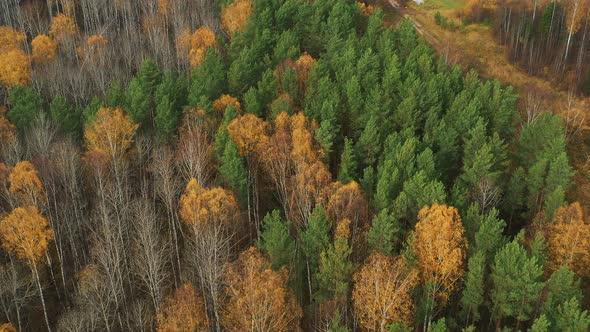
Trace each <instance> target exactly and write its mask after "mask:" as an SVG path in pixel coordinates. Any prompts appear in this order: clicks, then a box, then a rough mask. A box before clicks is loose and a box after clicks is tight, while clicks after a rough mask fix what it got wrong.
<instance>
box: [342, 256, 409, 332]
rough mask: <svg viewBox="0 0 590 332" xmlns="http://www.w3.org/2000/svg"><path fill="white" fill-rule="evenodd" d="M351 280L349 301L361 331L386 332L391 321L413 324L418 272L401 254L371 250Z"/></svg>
mask: <svg viewBox="0 0 590 332" xmlns="http://www.w3.org/2000/svg"><path fill="white" fill-rule="evenodd" d="M353 279H354V289H353V291H352V301H353V305H354V311H355V313H356V314H357V315H358V318H359V323H360V325H361V327H362V328H363V330H366V331H380V332H385V331H388V327H389V325H391V324H393V323H397V322H403V323H405V324H407V325H411V324H412V321H413V318H414V301H413V299H412V289H413V288H414V287H415V286H416V284H417V283H418V271H417V270H416V269H415V268H412V267H410V266H408V263H407V261H406V259H405V258H404V257H387V256H385V255H383V254H381V253H378V252H376V253H373V254H372V255H371V256H370V257H369V258H368V259H367V261H366V262H365V264H363V266H362V267H361V268H360V270H359V271H358V272H356V273H355V274H354V277H353Z"/></svg>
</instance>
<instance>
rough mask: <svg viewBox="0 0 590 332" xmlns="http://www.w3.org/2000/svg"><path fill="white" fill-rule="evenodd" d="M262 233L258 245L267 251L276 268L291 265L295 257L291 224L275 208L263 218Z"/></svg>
mask: <svg viewBox="0 0 590 332" xmlns="http://www.w3.org/2000/svg"><path fill="white" fill-rule="evenodd" d="M262 229H263V231H262V233H261V235H260V241H259V242H258V247H259V248H260V250H262V251H263V252H265V253H266V254H267V255H268V256H269V257H270V261H271V263H272V266H273V268H274V269H275V270H278V269H280V268H281V267H283V266H287V267H290V266H291V264H292V263H293V260H294V259H295V241H294V239H293V238H292V237H291V236H290V234H289V224H288V223H287V222H286V221H285V220H283V219H282V218H281V213H280V212H279V210H273V211H272V212H270V213H268V214H267V215H266V216H265V217H264V219H263V220H262Z"/></svg>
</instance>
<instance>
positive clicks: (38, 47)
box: [31, 35, 57, 63]
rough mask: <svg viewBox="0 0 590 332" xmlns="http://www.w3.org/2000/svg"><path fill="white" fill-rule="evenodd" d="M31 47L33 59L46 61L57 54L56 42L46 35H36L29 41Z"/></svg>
mask: <svg viewBox="0 0 590 332" xmlns="http://www.w3.org/2000/svg"><path fill="white" fill-rule="evenodd" d="M31 46H32V47H33V61H35V62H37V63H48V62H51V61H52V60H53V59H55V56H56V55H57V43H56V42H55V41H54V40H53V39H51V38H50V37H49V36H47V35H38V36H37V37H35V39H33V41H32V42H31Z"/></svg>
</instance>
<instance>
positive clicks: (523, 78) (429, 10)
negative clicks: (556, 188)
mask: <svg viewBox="0 0 590 332" xmlns="http://www.w3.org/2000/svg"><path fill="white" fill-rule="evenodd" d="M463 4H464V0H426V2H425V3H424V4H423V5H417V4H415V3H414V2H413V1H412V0H408V4H407V7H402V6H400V5H399V4H398V2H397V1H396V0H382V1H381V2H380V6H381V8H383V9H384V11H385V14H386V22H387V23H389V24H395V23H397V22H398V21H399V20H400V19H401V18H402V17H406V18H409V19H411V20H412V21H413V22H414V25H415V27H416V30H417V31H418V32H419V33H420V34H421V35H422V36H424V38H425V39H426V41H427V42H428V43H429V44H430V45H432V47H433V48H434V49H435V50H436V51H437V53H439V55H440V56H442V57H444V58H445V59H446V61H447V63H450V64H454V63H459V64H461V65H463V66H464V67H465V68H473V69H475V70H476V71H477V72H478V73H479V74H480V76H481V77H484V78H489V79H497V80H499V81H500V82H502V83H503V84H510V85H512V86H514V88H515V89H516V90H517V91H518V92H520V93H521V98H520V99H519V100H520V101H519V105H520V108H521V109H523V108H524V105H525V100H526V98H525V97H524V95H523V93H522V92H523V91H526V90H528V89H531V88H534V89H535V90H537V91H542V94H543V95H544V96H545V99H546V107H547V108H549V109H550V110H551V111H552V112H554V113H556V114H561V115H563V114H564V113H565V111H566V110H568V109H570V110H571V109H572V108H573V109H577V110H579V114H581V115H583V116H584V117H585V121H584V123H583V125H582V127H581V128H580V131H579V134H578V135H576V136H575V137H573V138H572V139H571V140H570V142H569V146H568V151H569V155H570V160H571V163H572V164H573V166H574V168H575V170H576V174H575V175H574V179H573V181H572V183H573V184H572V186H571V188H570V190H569V192H568V197H567V198H568V200H569V201H578V202H580V204H582V206H583V207H584V210H585V214H586V215H590V158H589V157H590V97H585V98H581V97H575V96H571V95H570V94H569V93H568V92H567V91H566V89H567V88H566V89H564V87H559V86H557V84H555V82H550V81H549V80H547V79H544V78H541V77H537V76H531V75H529V74H528V73H527V72H526V71H525V70H523V69H522V68H520V67H518V66H517V65H516V64H513V63H511V62H510V61H509V60H508V59H507V57H506V48H505V47H504V46H503V45H502V44H500V43H499V42H498V41H497V38H496V37H495V36H494V34H493V31H492V28H491V27H490V26H488V25H484V24H469V25H466V26H462V24H461V20H460V19H459V18H458V11H459V10H461V7H462V5H463ZM437 11H439V12H440V13H441V14H442V15H443V16H444V17H447V18H448V19H449V20H451V21H453V22H454V23H456V25H457V27H458V28H457V29H455V30H454V31H451V30H450V29H445V28H443V27H441V26H439V25H437V24H436V22H435V20H434V14H435V13H436V12H437ZM568 106H569V107H568Z"/></svg>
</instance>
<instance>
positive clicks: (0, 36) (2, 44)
mask: <svg viewBox="0 0 590 332" xmlns="http://www.w3.org/2000/svg"><path fill="white" fill-rule="evenodd" d="M26 40H27V35H25V34H24V33H22V32H20V31H18V30H15V29H13V28H11V27H7V26H0V53H6V52H9V51H13V50H16V49H20V47H21V45H22V44H23V43H24V42H25V41H26Z"/></svg>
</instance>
